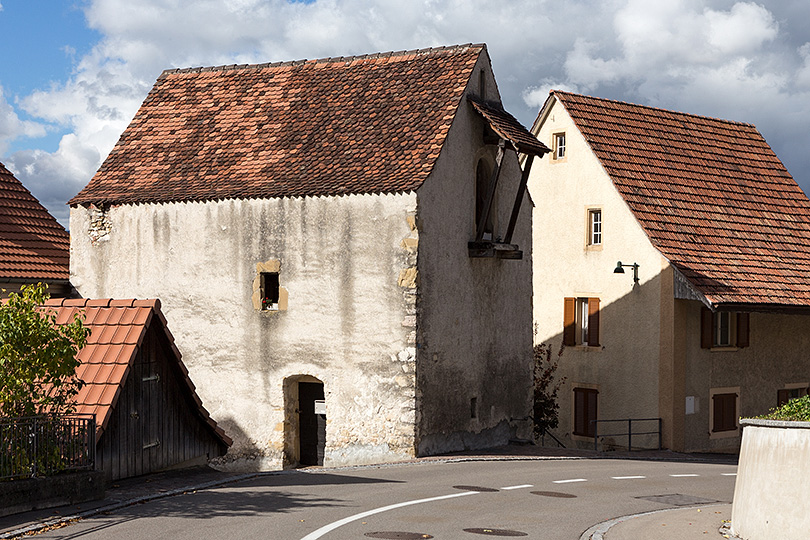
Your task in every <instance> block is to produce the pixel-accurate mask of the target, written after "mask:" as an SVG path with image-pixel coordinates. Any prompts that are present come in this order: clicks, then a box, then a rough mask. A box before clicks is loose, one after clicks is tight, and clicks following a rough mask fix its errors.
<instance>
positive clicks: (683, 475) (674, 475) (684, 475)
mask: <svg viewBox="0 0 810 540" xmlns="http://www.w3.org/2000/svg"><path fill="white" fill-rule="evenodd" d="M670 476H671V477H672V478H688V477H692V476H700V475H699V474H670Z"/></svg>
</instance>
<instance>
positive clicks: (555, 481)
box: [553, 478, 587, 484]
mask: <svg viewBox="0 0 810 540" xmlns="http://www.w3.org/2000/svg"><path fill="white" fill-rule="evenodd" d="M571 482H587V480H586V479H584V478H571V479H570V480H554V482H553V483H554V484H570V483H571Z"/></svg>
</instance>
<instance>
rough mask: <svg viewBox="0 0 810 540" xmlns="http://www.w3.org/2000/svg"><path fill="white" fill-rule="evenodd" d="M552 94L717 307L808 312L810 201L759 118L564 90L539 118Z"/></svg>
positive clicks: (657, 237) (650, 229)
mask: <svg viewBox="0 0 810 540" xmlns="http://www.w3.org/2000/svg"><path fill="white" fill-rule="evenodd" d="M554 99H556V100H557V101H559V103H561V104H562V105H563V106H564V107H565V110H566V111H567V112H568V114H569V115H570V116H571V118H572V119H573V121H574V123H575V124H576V126H577V128H578V129H579V131H580V132H581V133H582V135H583V137H584V138H585V140H586V141H587V142H588V144H589V145H590V147H591V149H592V150H593V152H594V154H595V155H596V157H597V158H598V159H599V161H600V162H601V164H602V166H603V167H604V169H605V171H607V173H608V174H609V175H610V177H611V179H612V180H613V184H614V185H615V186H616V189H617V190H618V191H619V193H620V194H621V195H622V197H623V198H624V200H625V201H626V202H627V204H628V206H629V207H630V209H631V211H632V212H633V214H634V216H635V217H636V219H637V220H638V222H639V223H640V224H641V226H642V227H643V229H644V231H645V232H646V233H647V236H648V237H649V238H650V241H651V242H652V244H653V245H654V246H655V247H656V248H657V249H658V250H659V251H660V252H661V253H662V254H663V255H664V257H666V258H667V259H668V260H669V261H670V262H671V263H672V265H673V266H674V267H675V268H676V270H678V271H679V272H680V273H681V274H682V275H683V277H684V278H685V279H686V280H688V282H689V283H690V284H691V285H692V287H693V288H694V289H695V290H696V291H697V292H698V293H700V294H702V295H703V296H704V297H705V299H706V300H707V302H708V303H709V304H710V306H711V307H712V308H714V309H716V308H727V309H739V310H750V311H757V310H763V311H788V312H789V311H810V200H808V198H807V196H806V195H805V194H804V192H802V190H801V188H799V186H798V185H797V184H796V182H795V181H794V180H793V178H792V177H791V175H790V173H788V171H787V169H785V167H784V165H783V164H782V162H781V161H780V160H779V158H778V157H777V156H776V154H774V152H773V150H772V149H771V148H770V146H769V145H768V143H767V142H765V139H764V138H763V137H762V135H761V134H760V133H759V132H758V131H757V129H756V128H755V127H754V126H753V125H751V124H744V123H740V122H731V121H727V120H718V119H715V118H708V117H704V116H696V115H692V114H685V113H680V112H674V111H667V110H663V109H657V108H653V107H646V106H642V105H634V104H630V103H623V102H619V101H613V100H608V99H601V98H594V97H589V96H582V95H577V94H572V93H569V92H561V91H557V90H553V91H552V92H551V95H550V97H549V101H548V102H547V103H546V105H545V106H544V107H543V111H541V115H542V114H544V111H547V110H548V107H549V105H550V104H551V102H552V100H554ZM540 120H541V119H540V118H538V121H540ZM535 125H537V124H535Z"/></svg>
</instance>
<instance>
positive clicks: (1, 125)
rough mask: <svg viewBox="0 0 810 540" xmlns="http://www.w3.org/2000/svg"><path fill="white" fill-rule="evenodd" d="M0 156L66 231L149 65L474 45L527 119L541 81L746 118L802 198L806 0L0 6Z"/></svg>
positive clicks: (151, 75)
mask: <svg viewBox="0 0 810 540" xmlns="http://www.w3.org/2000/svg"><path fill="white" fill-rule="evenodd" d="M0 6H2V7H0V47H2V51H3V54H2V55H0V161H2V162H3V163H4V164H5V165H6V166H7V167H8V168H9V169H11V170H12V172H14V174H15V175H16V176H17V177H18V178H19V179H20V180H21V181H22V182H23V183H24V184H25V185H26V187H28V188H29V189H30V190H31V191H32V192H33V193H34V195H36V196H37V197H38V198H39V199H40V200H41V201H42V202H43V204H45V206H46V207H48V209H49V210H50V211H51V212H52V213H53V214H54V215H55V216H56V217H57V218H58V219H60V221H62V223H63V224H65V225H67V216H68V208H67V207H66V206H65V202H66V201H67V200H68V199H69V198H70V197H72V196H73V195H75V194H76V193H77V192H78V191H79V190H80V189H81V188H82V187H83V186H84V185H85V184H86V183H87V182H88V181H89V179H90V178H91V177H92V175H93V173H94V172H95V170H96V169H97V168H98V167H99V165H100V164H101V162H102V161H103V159H104V157H105V156H106V155H107V153H108V152H109V151H110V149H111V148H112V146H113V145H114V144H115V142H116V140H117V139H118V136H119V135H120V133H121V132H122V131H123V129H124V128H125V127H126V125H127V124H128V123H129V120H130V119H131V118H132V116H133V115H134V113H135V111H136V110H137V108H138V106H139V105H140V103H141V102H142V101H143V99H144V97H145V96H146V94H147V92H148V91H149V89H150V88H151V86H152V84H153V83H154V81H155V79H156V78H157V76H158V75H159V74H160V72H161V71H162V70H163V69H167V68H173V67H189V66H199V65H220V64H231V63H250V62H268V61H282V60H295V59H302V58H320V57H329V56H342V55H353V54H365V53H371V52H379V51H390V50H402V49H414V48H422V47H431V46H440V45H451V44H458V43H468V42H475V43H478V42H485V43H487V45H488V48H489V52H490V55H491V57H492V60H493V68H494V70H495V75H496V78H497V81H498V85H499V88H500V91H501V94H502V96H503V99H504V104H505V106H506V108H507V109H508V110H510V112H512V113H513V114H514V115H515V116H516V117H517V118H518V119H519V120H520V121H521V122H523V123H524V124H525V125H527V126H529V125H530V124H531V123H532V121H533V120H534V117H535V115H536V114H537V111H538V109H539V107H540V105H541V104H542V102H543V101H544V99H545V97H546V96H547V95H548V90H549V89H550V88H560V89H565V90H571V91H575V92H581V93H586V94H590V95H596V96H600V97H607V98H612V99H620V100H624V101H631V102H634V103H642V104H646V105H652V106H658V107H664V108H668V109H674V110H679V111H685V112H690V113H695V114H703V115H708V116H713V117H719V118H727V119H732V120H738V121H743V122H750V123H754V124H756V125H757V127H758V128H759V129H760V131H761V132H762V133H763V135H764V136H765V138H766V139H767V140H768V142H769V143H770V144H771V146H772V147H773V148H774V150H775V151H776V153H777V154H778V155H779V156H780V158H782V161H783V162H784V163H785V164H786V166H787V167H788V170H790V172H791V173H792V174H793V176H794V178H796V180H797V181H798V182H799V185H801V186H802V187H803V189H804V190H805V192H807V191H810V152H807V148H808V147H810V25H807V24H806V21H807V20H810V3H808V2H807V1H806V0H779V1H770V2H746V1H734V0H665V1H660V2H650V1H649V0H567V1H566V2H559V1H551V0H510V1H509V2H491V1H490V0H486V1H485V0H411V1H409V2H401V1H395V0H309V1H306V2H300V1H296V2H291V1H287V0H138V1H136V2H133V1H132V0H62V1H58V0H0Z"/></svg>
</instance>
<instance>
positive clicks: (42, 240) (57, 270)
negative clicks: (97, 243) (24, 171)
mask: <svg viewBox="0 0 810 540" xmlns="http://www.w3.org/2000/svg"><path fill="white" fill-rule="evenodd" d="M69 254H70V236H69V235H68V233H67V231H65V229H64V227H62V226H61V225H60V224H59V222H58V221H56V219H55V218H54V217H53V216H51V215H50V214H49V213H48V211H47V210H46V209H45V207H44V206H42V205H41V204H40V203H39V201H38V200H37V199H36V197H34V196H33V195H32V194H31V192H30V191H28V190H27V189H25V187H24V186H23V185H22V183H21V182H20V181H19V180H17V179H16V178H14V175H13V174H11V172H10V171H9V170H8V169H6V167H5V166H4V165H3V164H2V163H0V279H3V278H5V279H26V280H27V279H33V280H67V279H68V278H69V277H70V276H69V270H68V259H69Z"/></svg>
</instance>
